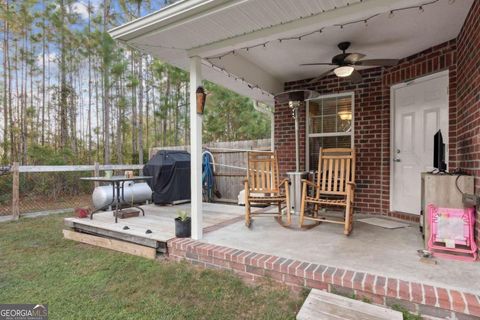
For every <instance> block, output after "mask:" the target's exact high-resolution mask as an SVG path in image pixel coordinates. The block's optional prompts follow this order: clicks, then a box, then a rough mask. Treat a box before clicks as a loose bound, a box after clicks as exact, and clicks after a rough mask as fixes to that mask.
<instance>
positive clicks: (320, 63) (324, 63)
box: [300, 62, 335, 66]
mask: <svg viewBox="0 0 480 320" xmlns="http://www.w3.org/2000/svg"><path fill="white" fill-rule="evenodd" d="M300 66H335V64H333V63H330V62H312V63H302V64H300Z"/></svg>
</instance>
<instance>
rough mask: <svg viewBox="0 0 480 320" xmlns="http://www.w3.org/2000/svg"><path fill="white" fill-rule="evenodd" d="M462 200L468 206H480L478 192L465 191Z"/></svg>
mask: <svg viewBox="0 0 480 320" xmlns="http://www.w3.org/2000/svg"><path fill="white" fill-rule="evenodd" d="M462 201H463V204H464V205H465V206H466V207H477V208H480V196H477V195H476V194H468V193H464V194H463V197H462Z"/></svg>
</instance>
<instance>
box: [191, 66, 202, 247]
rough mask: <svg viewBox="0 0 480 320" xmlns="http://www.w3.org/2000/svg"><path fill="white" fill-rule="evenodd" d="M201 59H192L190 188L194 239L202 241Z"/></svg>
mask: <svg viewBox="0 0 480 320" xmlns="http://www.w3.org/2000/svg"><path fill="white" fill-rule="evenodd" d="M201 68H202V64H201V60H200V57H192V58H190V157H191V162H190V170H191V176H190V188H191V201H192V202H191V206H192V211H191V219H192V239H195V240H200V239H202V224H203V223H202V222H203V213H202V116H201V115H199V114H197V96H196V91H197V88H198V87H199V86H201V85H202V70H201Z"/></svg>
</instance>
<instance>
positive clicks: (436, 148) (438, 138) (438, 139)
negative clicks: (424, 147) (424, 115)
mask: <svg viewBox="0 0 480 320" xmlns="http://www.w3.org/2000/svg"><path fill="white" fill-rule="evenodd" d="M433 167H434V168H435V169H437V170H438V172H445V171H446V170H447V164H446V163H445V143H443V136H442V130H438V131H437V133H435V136H434V137H433Z"/></svg>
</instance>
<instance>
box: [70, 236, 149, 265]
mask: <svg viewBox="0 0 480 320" xmlns="http://www.w3.org/2000/svg"><path fill="white" fill-rule="evenodd" d="M63 236H64V237H65V239H69V240H74V241H78V242H82V243H86V244H90V245H93V246H97V247H102V248H106V249H111V250H115V251H120V252H124V253H128V254H133V255H136V256H140V257H144V258H148V259H155V258H156V256H157V250H155V249H154V248H149V247H144V246H140V245H138V244H133V243H128V242H125V241H119V240H114V239H108V238H102V237H97V236H92V235H89V234H85V233H80V232H75V231H71V230H63Z"/></svg>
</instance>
